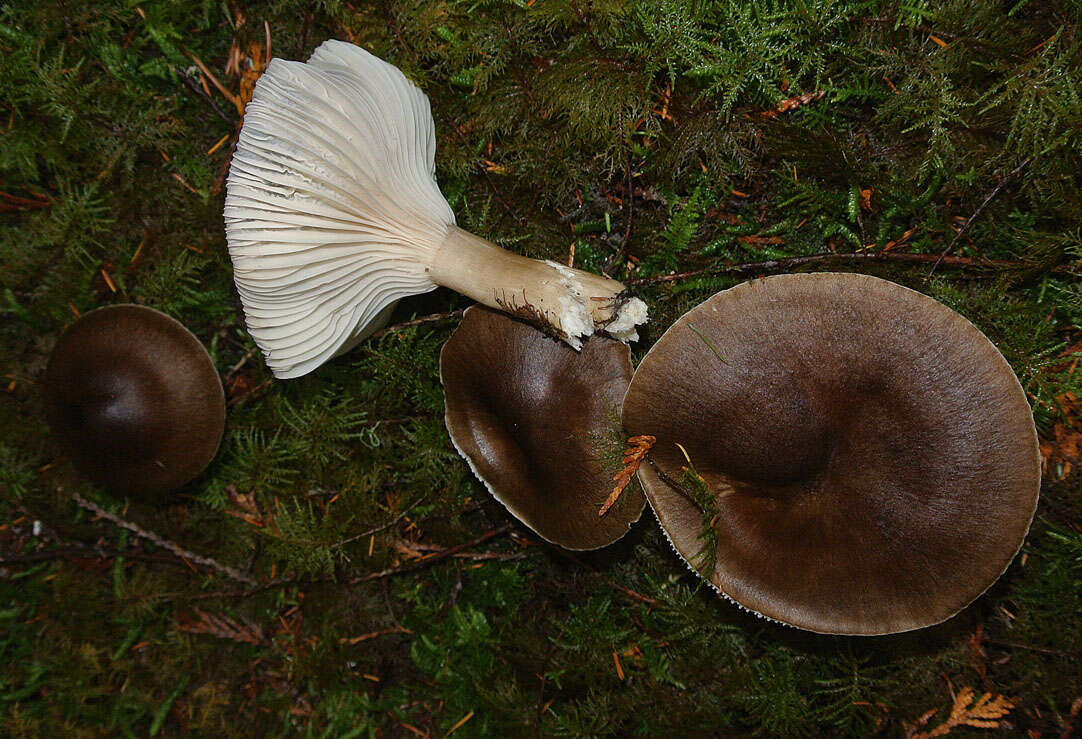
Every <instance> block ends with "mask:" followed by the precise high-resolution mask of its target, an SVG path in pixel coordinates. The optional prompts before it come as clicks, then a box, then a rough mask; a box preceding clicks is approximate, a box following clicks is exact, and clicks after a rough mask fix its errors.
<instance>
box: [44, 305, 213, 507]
mask: <svg viewBox="0 0 1082 739" xmlns="http://www.w3.org/2000/svg"><path fill="white" fill-rule="evenodd" d="M44 386H45V410H46V414H47V416H48V420H49V425H50V426H51V427H52V430H53V434H54V435H55V436H56V438H57V439H58V440H59V442H60V444H61V446H62V447H63V449H64V451H65V452H66V453H67V455H68V456H69V457H70V458H71V460H72V461H73V462H74V463H75V466H76V467H77V468H78V469H79V470H80V471H81V472H82V473H83V474H85V475H86V476H87V477H89V478H90V479H91V480H93V481H94V482H96V483H98V484H99V485H102V486H103V487H106V488H108V489H109V490H112V491H113V492H116V493H120V494H124V495H129V494H134V495H155V494H158V493H164V492H168V491H171V490H175V489H177V488H179V487H181V486H182V485H184V484H185V483H186V482H188V481H189V480H191V479H192V478H194V477H195V476H196V475H198V474H199V473H200V472H202V471H203V469H204V468H205V467H206V466H207V465H208V464H209V463H210V461H211V460H212V459H213V458H214V455H215V453H216V452H217V451H218V444H219V442H220V441H221V438H222V431H223V429H224V427H225V397H224V395H223V393H222V383H221V380H220V379H219V378H218V372H217V370H215V368H214V364H213V363H212V362H211V359H210V356H209V355H208V354H207V351H206V349H204V348H203V345H202V344H200V343H199V340H198V339H196V338H195V336H194V335H192V333H191V332H190V331H188V329H186V328H184V326H182V325H181V324H180V323H178V322H177V321H175V320H173V319H172V318H170V317H169V316H167V315H165V314H164V313H161V312H159V311H156V310H153V309H152V308H145V307H143V306H139V305H116V306H110V307H107V308H99V309H97V310H94V311H91V312H90V313H87V314H86V315H84V316H83V317H82V318H80V319H79V320H78V321H76V322H75V323H73V324H72V325H71V326H70V327H68V329H67V330H66V331H65V332H64V333H63V335H62V336H61V337H60V339H59V341H57V344H56V348H55V349H54V350H53V354H52V356H51V357H50V359H49V366H48V368H47V369H46V370H45V378H44Z"/></svg>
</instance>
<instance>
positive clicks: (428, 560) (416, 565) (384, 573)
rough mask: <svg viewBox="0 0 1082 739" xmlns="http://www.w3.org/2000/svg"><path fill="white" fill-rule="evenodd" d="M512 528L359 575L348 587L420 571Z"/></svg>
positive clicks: (495, 530) (508, 526)
mask: <svg viewBox="0 0 1082 739" xmlns="http://www.w3.org/2000/svg"><path fill="white" fill-rule="evenodd" d="M512 528H514V527H513V526H512V525H511V524H509V523H508V524H504V525H503V526H500V527H499V528H495V529H492V530H491V531H486V532H485V533H484V534H481V536H478V537H477V538H476V539H471V540H470V541H467V542H464V543H462V544H456V545H455V546H453V547H448V548H447V549H441V550H440V551H438V552H433V553H432V554H427V555H425V556H424V557H421V558H419V559H416V560H414V561H413V562H410V563H409V564H404V565H400V566H398V567H389V568H387V569H386V570H380V571H379V572H370V573H368V574H367V575H361V576H360V577H355V578H353V579H352V580H348V581H347V582H348V583H349V584H350V585H357V584H358V583H362V582H370V581H372V580H380V579H382V578H384V577H392V576H394V575H401V574H402V573H404V572H412V571H413V570H418V569H421V568H422V567H428V566H429V565H432V564H435V563H436V562H439V561H440V560H443V559H447V558H448V557H450V556H451V555H453V554H457V553H458V552H461V551H464V550H466V549H472V548H473V547H475V546H477V545H478V544H483V543H485V542H486V541H488V540H489V539H494V538H496V537H497V536H501V535H502V534H506V533H507V532H508V531H510V530H511V529H512Z"/></svg>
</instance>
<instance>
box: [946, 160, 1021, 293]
mask: <svg viewBox="0 0 1082 739" xmlns="http://www.w3.org/2000/svg"><path fill="white" fill-rule="evenodd" d="M1027 164H1029V159H1023V160H1022V163H1021V164H1019V165H1018V166H1017V167H1015V168H1014V169H1012V170H1011V171H1010V172H1009V173H1008V174H1007V176H1006V177H1004V178H1003V179H1001V180H1000V181H999V184H998V185H996V186H995V188H994V189H993V190H992V192H990V193H988V197H986V198H985V199H984V201H983V202H982V203H981V204H980V205H978V206H977V209H976V210H975V211H973V215H971V216H970V217H969V218H968V219H966V222H965V223H963V224H962V227H961V228H960V229H958V232H957V233H955V234H954V238H952V239H951V240H950V243H949V244H947V248H946V249H944V250H943V253H942V254H940V255H939V259H937V260H936V262H935V264H933V265H932V269H931V271H930V272H929V273H928V276H929V277H931V276H932V274H933V273H934V272H935V270H936V267H938V266H939V265H940V264H941V263H942V262H943V260H944V259H946V258H947V255H948V254H950V253H951V250H952V249H954V245H955V244H957V243H958V239H960V238H962V234H964V233H965V232H966V231H968V230H969V226H970V224H972V223H973V221H975V220H977V216H979V215H980V214H981V212H982V211H983V210H984V209H985V207H987V205H988V204H989V203H990V202H992V200H994V199H995V197H996V195H999V193H1000V191H1001V190H1002V189H1003V187H1004V186H1005V185H1006V184H1007V183H1008V182H1009V181H1010V180H1011V179H1013V178H1014V176H1015V175H1017V174H1018V173H1019V172H1021V171H1022V170H1023V169H1025V167H1026V165H1027Z"/></svg>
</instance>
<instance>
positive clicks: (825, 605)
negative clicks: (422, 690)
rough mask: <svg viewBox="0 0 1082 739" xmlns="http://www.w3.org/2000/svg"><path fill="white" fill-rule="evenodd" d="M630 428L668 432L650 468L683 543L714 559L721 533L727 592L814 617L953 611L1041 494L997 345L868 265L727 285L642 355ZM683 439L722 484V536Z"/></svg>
mask: <svg viewBox="0 0 1082 739" xmlns="http://www.w3.org/2000/svg"><path fill="white" fill-rule="evenodd" d="M623 423H624V427H625V428H626V429H627V430H628V432H630V433H633V434H652V435H654V436H656V437H657V443H656V444H655V445H654V447H653V449H652V450H651V459H652V461H653V465H654V466H651V465H647V464H644V465H642V466H641V467H640V468H639V475H640V479H641V480H642V482H643V484H644V487H645V489H646V494H647V497H648V499H649V500H650V504H651V505H652V507H653V509H654V511H655V513H656V514H657V517H658V520H659V521H660V523H661V525H662V528H663V529H664V530H665V532H666V534H667V535H668V537H669V539H670V541H671V542H672V544H673V546H674V547H675V548H676V550H677V551H678V552H679V553H680V554H681V555H682V556H683V557H684V558H685V559H686V560H688V561H689V562H696V563H701V562H703V561H704V559H703V557H702V556H701V555H702V554H704V552H702V547H703V542H704V541H707V542H714V543H715V544H716V546H715V547H713V549H714V550H716V551H711V552H709V553H707V554H710V555H712V556H709V557H708V559H709V561H710V562H712V563H713V568H712V571H708V572H706V573H705V574H706V576H707V579H708V580H709V581H710V582H711V583H712V584H713V585H714V586H715V587H716V588H718V589H719V590H720V591H721V593H723V594H724V595H726V596H728V597H729V598H731V599H732V600H734V601H736V602H737V603H738V604H740V605H742V606H744V607H745V608H748V609H750V610H752V611H755V612H757V613H758V614H760V615H763V616H766V617H768V618H771V619H776V620H778V621H782V622H784V623H787V624H791V625H793V626H798V627H800V628H803V629H808V630H811V631H818V632H825V633H836V634H887V633H893V632H899V631H908V630H910V629H916V628H920V627H923V626H930V625H932V624H935V623H939V622H940V621H943V620H945V619H947V618H950V617H951V616H952V615H954V614H956V613H957V612H958V611H960V610H961V609H962V608H964V607H965V606H966V605H968V604H969V603H970V602H972V601H973V600H974V599H975V598H976V597H977V596H979V595H980V594H981V593H983V592H984V591H985V590H986V589H987V588H988V587H989V586H990V585H991V584H992V583H993V582H994V581H995V580H996V578H998V577H999V576H1000V575H1001V574H1002V573H1003V571H1004V570H1005V569H1006V567H1007V565H1008V564H1009V563H1010V561H1011V559H1012V558H1013V557H1014V555H1015V554H1016V553H1017V551H1018V549H1019V548H1020V546H1021V545H1022V541H1023V539H1024V537H1025V535H1026V532H1027V530H1028V529H1029V524H1030V521H1031V519H1032V517H1033V513H1034V509H1035V508H1036V505H1037V495H1038V492H1039V489H1040V474H1041V473H1040V455H1039V453H1038V449H1037V435H1036V431H1035V429H1034V426H1033V418H1032V415H1031V412H1030V408H1029V405H1028V403H1027V402H1026V397H1025V394H1024V393H1023V391H1022V388H1021V386H1020V385H1019V383H1018V380H1017V379H1016V378H1015V376H1014V373H1013V372H1012V371H1011V368H1010V366H1009V365H1008V364H1007V362H1006V360H1004V358H1003V356H1002V355H1001V354H1000V353H999V351H997V350H996V348H995V346H994V345H993V344H992V343H991V342H990V341H989V340H988V339H987V338H986V337H985V336H984V335H983V334H982V333H981V332H980V331H979V330H978V329H977V328H976V327H975V326H973V324H971V323H970V322H969V321H967V320H966V319H965V318H963V317H962V316H960V315H958V314H957V313H955V312H954V311H952V310H950V309H949V308H947V307H945V306H943V305H941V304H939V303H937V302H936V301H935V300H932V299H931V298H928V297H926V296H924V295H921V294H920V293H917V292H914V291H912V290H909V289H907V288H904V287H901V286H899V285H895V284H894V283H891V282H887V281H885V280H881V279H878V278H874V277H869V276H866V275H858V274H803V275H782V276H778V277H770V278H766V279H761V280H754V281H752V282H747V283H744V284H742V285H738V286H737V287H734V288H732V289H731V290H727V291H724V292H721V293H718V294H717V295H715V296H713V297H712V298H710V299H709V300H707V301H706V302H705V303H703V304H701V305H699V306H698V307H696V308H695V309H693V310H691V311H690V312H689V313H687V314H685V315H684V316H683V317H681V318H680V319H679V320H678V321H677V322H676V323H675V324H674V325H673V326H672V327H671V328H670V329H669V330H668V331H667V332H666V333H665V335H664V336H662V337H661V339H660V340H659V341H658V342H657V344H655V345H654V347H653V348H652V349H651V350H650V353H649V354H648V355H647V356H646V358H645V359H644V360H643V361H642V363H641V365H640V366H639V368H638V370H637V372H636V374H635V378H634V380H633V381H632V383H631V387H630V388H629V389H628V392H627V395H626V397H625V399H624V403H623ZM677 444H680V445H682V446H683V447H684V449H686V450H687V455H688V457H690V460H691V462H692V465H693V467H694V469H695V470H696V471H697V472H698V473H699V474H700V475H701V476H702V478H703V479H704V481H705V482H706V484H707V486H708V490H709V492H710V493H711V494H712V495H713V496H716V498H715V500H716V504H717V512H716V513H717V515H716V518H715V519H714V521H715V522H714V526H713V528H712V534H711V529H710V527H709V526H708V525H706V526H704V515H703V510H702V509H701V508H699V507H697V506H696V505H695V504H693V503H692V502H691V501H690V500H689V496H688V495H687V488H686V486H685V485H683V484H681V481H683V482H684V483H686V482H687V478H686V477H685V474H686V473H684V472H683V470H682V467H685V466H687V461H686V459H685V457H684V454H683V453H682V452H681V450H680V449H679V448H678V447H677ZM674 483H675V484H674ZM678 488H683V491H684V492H680V491H679V490H678ZM704 533H706V534H708V535H706V536H703V537H702V538H700V535H702V534H704Z"/></svg>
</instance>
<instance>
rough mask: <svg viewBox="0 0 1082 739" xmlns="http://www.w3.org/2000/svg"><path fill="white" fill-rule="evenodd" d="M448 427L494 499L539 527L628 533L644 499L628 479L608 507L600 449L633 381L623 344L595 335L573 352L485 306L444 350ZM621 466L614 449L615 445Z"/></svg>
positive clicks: (591, 542)
mask: <svg viewBox="0 0 1082 739" xmlns="http://www.w3.org/2000/svg"><path fill="white" fill-rule="evenodd" d="M440 377H441V379H442V381H443V390H444V394H445V396H446V399H447V400H446V402H447V430H448V431H449V432H450V434H451V440H452V441H453V442H454V444H455V448H457V449H458V451H459V453H460V454H461V455H462V456H463V457H465V458H466V461H467V462H468V463H469V465H470V468H471V469H472V470H473V472H474V474H476V475H477V477H479V478H480V479H481V481H482V482H484V483H485V485H486V486H487V487H488V489H489V491H491V492H492V495H493V496H495V498H496V499H497V500H498V501H500V502H501V503H503V504H504V506H506V507H507V510H509V511H510V512H511V513H512V514H513V515H514V516H515V517H516V518H518V519H519V520H520V521H522V522H523V523H524V524H526V525H527V526H529V527H530V528H531V529H533V530H534V531H536V532H537V534H538V535H539V536H541V537H542V538H544V539H546V540H547V541H551V542H552V543H554V544H559V545H560V546H562V547H564V548H566V549H580V550H581V549H598V548H600V547H603V546H606V545H608V544H611V543H612V542H614V541H616V540H617V539H619V538H620V537H621V536H623V535H624V534H626V533H627V530H628V527H629V526H630V525H631V524H632V523H634V522H635V521H637V520H638V519H639V516H640V515H642V510H643V508H644V507H645V505H646V501H645V499H644V498H643V496H642V493H641V492H640V491H639V490H638V489H637V488H634V487H628V488H627V489H626V490H625V491H624V494H623V495H622V496H621V497H620V499H619V500H618V501H617V502H616V504H615V505H614V506H613V507H612V509H610V510H609V511H608V513H606V514H605V515H604V516H599V515H598V510H599V509H600V507H601V504H602V503H604V502H605V499H606V498H607V497H608V495H609V493H610V492H611V491H612V489H613V484H614V483H613V481H612V476H613V474H614V470H613V468H612V466H611V464H610V462H611V461H610V460H608V459H606V458H605V457H604V455H603V454H602V453H601V452H600V449H601V447H602V446H603V440H604V439H605V437H606V436H607V435H608V434H610V433H611V432H613V431H615V430H617V429H618V427H619V418H618V414H619V407H620V401H621V399H622V398H623V395H624V392H625V391H626V390H627V386H628V383H629V382H630V381H631V355H630V352H629V351H628V348H627V346H626V345H625V344H622V343H620V342H619V341H613V340H611V339H607V338H604V337H601V336H596V335H595V336H591V337H590V338H589V339H588V340H586V341H584V342H583V344H582V349H581V351H575V350H574V349H572V348H571V347H569V346H568V345H567V344H565V343H564V342H562V341H557V340H556V339H553V338H550V337H548V336H546V335H545V334H543V333H541V332H540V331H538V330H537V329H536V328H534V327H533V326H530V325H527V324H526V323H523V322H521V321H517V320H514V319H512V318H509V317H508V316H507V315H506V314H504V313H501V312H498V311H494V310H490V309H488V308H484V307H481V306H473V307H471V308H469V309H468V310H467V311H466V314H465V316H464V317H463V319H462V323H461V325H459V327H458V329H456V330H455V333H454V335H453V336H451V338H450V339H449V340H448V341H447V343H446V344H445V345H444V347H443V352H442V353H441V354H440ZM616 460H617V464H616V471H618V469H619V452H618V451H617V454H616Z"/></svg>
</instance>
